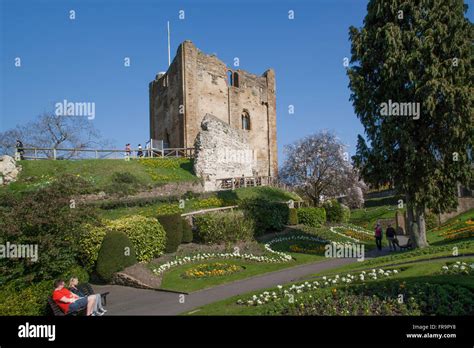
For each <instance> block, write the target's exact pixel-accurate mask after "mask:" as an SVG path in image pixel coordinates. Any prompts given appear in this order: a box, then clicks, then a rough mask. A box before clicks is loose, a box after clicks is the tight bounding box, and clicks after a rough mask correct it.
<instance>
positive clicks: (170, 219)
mask: <svg viewBox="0 0 474 348" xmlns="http://www.w3.org/2000/svg"><path fill="white" fill-rule="evenodd" d="M158 221H159V222H160V224H161V225H162V226H163V228H164V229H165V231H166V246H165V252H166V253H174V252H175V251H176V250H178V247H179V245H180V244H181V242H182V241H183V222H182V218H181V216H180V215H179V214H170V215H161V216H158Z"/></svg>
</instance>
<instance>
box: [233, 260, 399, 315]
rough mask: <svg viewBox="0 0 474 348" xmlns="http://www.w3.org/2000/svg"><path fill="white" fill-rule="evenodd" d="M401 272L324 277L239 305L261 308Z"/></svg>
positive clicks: (248, 300)
mask: <svg viewBox="0 0 474 348" xmlns="http://www.w3.org/2000/svg"><path fill="white" fill-rule="evenodd" d="M399 272H400V270H397V269H393V270H383V269H381V268H379V269H378V270H377V269H372V270H371V271H370V272H366V271H362V272H360V273H354V274H351V273H348V274H346V275H339V274H337V275H335V276H333V277H326V276H324V277H322V278H321V280H320V281H317V280H316V281H313V282H308V281H307V282H304V283H302V284H292V285H291V286H282V285H278V286H277V289H278V290H277V291H272V292H269V291H264V292H262V293H260V294H258V295H253V296H252V297H250V298H247V299H239V300H238V301H237V304H239V305H245V306H259V305H263V304H265V303H269V302H274V301H277V300H281V299H283V298H286V297H290V296H295V295H298V294H301V293H305V292H308V291H312V290H316V289H320V288H327V287H329V286H334V285H338V284H351V283H364V282H366V281H368V280H377V279H380V278H388V277H391V276H394V275H395V274H398V273H399Z"/></svg>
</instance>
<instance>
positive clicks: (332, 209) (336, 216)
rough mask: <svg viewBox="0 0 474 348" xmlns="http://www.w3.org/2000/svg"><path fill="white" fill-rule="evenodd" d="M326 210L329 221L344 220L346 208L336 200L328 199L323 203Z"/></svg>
mask: <svg viewBox="0 0 474 348" xmlns="http://www.w3.org/2000/svg"><path fill="white" fill-rule="evenodd" d="M323 207H324V209H325V210H326V219H327V221H329V222H342V221H343V220H344V208H343V207H342V205H341V203H339V202H338V201H336V200H330V201H326V202H324V204H323Z"/></svg>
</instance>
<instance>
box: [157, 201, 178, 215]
mask: <svg viewBox="0 0 474 348" xmlns="http://www.w3.org/2000/svg"><path fill="white" fill-rule="evenodd" d="M181 210H182V209H180V208H179V205H178V204H171V203H167V204H161V205H159V206H158V208H157V209H156V212H157V214H158V216H161V215H172V214H178V213H179V212H181Z"/></svg>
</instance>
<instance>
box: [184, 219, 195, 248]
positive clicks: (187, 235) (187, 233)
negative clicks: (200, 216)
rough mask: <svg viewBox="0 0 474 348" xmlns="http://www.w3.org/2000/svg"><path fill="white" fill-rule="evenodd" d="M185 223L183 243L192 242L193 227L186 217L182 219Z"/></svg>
mask: <svg viewBox="0 0 474 348" xmlns="http://www.w3.org/2000/svg"><path fill="white" fill-rule="evenodd" d="M181 221H182V223H183V240H182V243H191V242H192V241H193V229H192V227H191V225H190V224H189V223H188V221H186V219H181Z"/></svg>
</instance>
